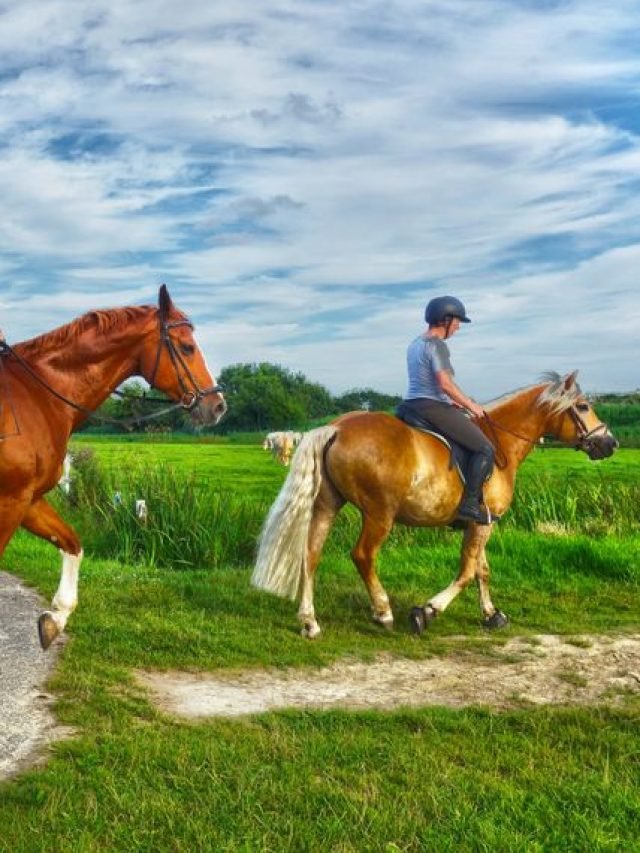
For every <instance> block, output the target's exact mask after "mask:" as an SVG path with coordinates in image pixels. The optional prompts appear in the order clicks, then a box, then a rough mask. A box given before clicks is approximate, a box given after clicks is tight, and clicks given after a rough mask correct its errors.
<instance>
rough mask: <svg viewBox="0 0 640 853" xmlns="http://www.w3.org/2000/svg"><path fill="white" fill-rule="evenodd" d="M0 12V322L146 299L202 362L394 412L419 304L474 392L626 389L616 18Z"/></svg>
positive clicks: (362, 2)
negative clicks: (574, 377)
mask: <svg viewBox="0 0 640 853" xmlns="http://www.w3.org/2000/svg"><path fill="white" fill-rule="evenodd" d="M609 6H610V8H609V7H608V6H607V4H603V3H602V0H575V2H572V0H567V2H550V1H549V2H540V1H539V0H536V2H534V0H531V2H526V0H482V2H479V0H420V2H417V0H416V2H413V0H401V1H400V2H398V0H385V2H384V3H383V2H367V0H357V2H349V0H341V2H329V0H281V2H271V0H264V2H254V3H251V2H248V3H243V4H238V3H231V2H227V3H184V2H182V3H179V2H176V0H145V2H144V3H131V2H130V0H126V1H125V0H109V2H83V0H71V2H70V0H38V2H32V0H21V2H20V3H18V2H12V3H8V4H3V7H2V10H0V153H1V156H0V197H1V198H2V201H3V209H4V215H3V216H2V217H1V219H0V276H1V278H0V281H1V285H0V327H2V328H3V329H4V332H5V334H6V336H7V339H8V340H9V341H14V342H15V341H18V340H23V339H25V338H28V337H32V336H34V335H36V334H39V333H41V332H43V331H46V330H48V329H51V328H53V327H54V326H57V325H60V324H61V323H64V322H67V321H69V320H71V319H72V318H74V317H75V316H77V315H78V314H81V313H83V312H84V311H87V310H90V309H92V308H105V307H116V306H120V305H126V304H142V303H149V302H152V301H154V300H155V299H156V296H157V289H158V285H159V284H160V282H166V283H167V285H168V286H169V289H170V292H171V293H172V296H173V298H174V301H175V302H176V304H178V305H179V306H180V307H181V308H183V309H184V310H186V311H187V312H188V313H190V315H191V316H192V318H193V319H194V321H195V323H196V326H197V335H198V340H199V342H200V344H201V346H202V348H203V350H204V351H205V353H206V355H207V358H208V360H209V363H210V364H211V365H212V367H213V368H214V369H216V370H217V371H219V369H220V368H221V367H223V366H224V365H227V364H231V363H233V362H238V361H243V362H244V361H261V360H268V361H273V362H277V363H279V364H282V365H284V366H286V367H289V368H291V369H293V370H300V371H302V372H303V373H305V374H306V375H307V376H308V377H309V378H310V379H312V380H314V381H318V382H322V383H323V384H325V385H326V386H327V387H329V388H330V389H331V390H332V391H333V392H336V393H339V392H341V391H345V390H347V389H349V388H352V387H360V386H365V385H367V386H373V387H375V388H379V389H380V390H385V391H390V392H397V393H403V391H404V389H405V349H406V345H407V343H408V342H409V340H411V338H413V337H414V336H415V335H416V334H418V333H419V332H420V330H421V328H422V316H423V310H424V305H425V303H426V301H428V299H429V298H431V297H432V296H434V295H440V294H443V293H453V294H455V295H457V296H459V297H460V298H461V299H463V301H464V302H465V303H466V305H467V309H468V313H469V315H470V316H471V317H472V319H473V323H472V324H471V325H470V326H466V327H464V328H463V329H462V330H461V331H460V333H459V334H458V335H457V336H456V337H455V338H454V339H453V340H452V342H451V351H452V359H453V363H454V366H455V368H456V375H457V378H458V380H459V382H460V384H461V385H462V387H463V388H464V390H465V391H466V392H467V393H469V394H471V395H472V396H475V397H476V398H477V399H479V400H483V399H488V398H490V397H494V396H497V395H499V394H501V393H503V392H506V391H508V390H511V389H512V388H516V387H519V386H522V385H526V384H530V383H531V382H534V381H535V380H536V379H537V377H538V376H539V374H540V373H541V372H543V371H545V370H557V371H560V372H565V371H570V370H574V369H576V368H577V369H579V370H580V378H581V382H582V385H583V387H584V388H585V389H587V390H589V391H604V390H612V391H624V390H632V389H635V388H637V387H638V386H640V379H639V378H638V363H639V360H640V359H639V356H640V344H639V343H638V339H639V334H638V332H639V329H640V287H639V286H638V281H637V278H638V276H637V272H636V271H637V269H638V268H639V267H640V192H639V191H638V190H639V186H640V111H639V109H638V108H639V106H640V103H639V102H640V49H639V48H640V27H639V24H640V11H639V9H638V5H637V3H635V2H631V0H617V2H616V3H615V4H609Z"/></svg>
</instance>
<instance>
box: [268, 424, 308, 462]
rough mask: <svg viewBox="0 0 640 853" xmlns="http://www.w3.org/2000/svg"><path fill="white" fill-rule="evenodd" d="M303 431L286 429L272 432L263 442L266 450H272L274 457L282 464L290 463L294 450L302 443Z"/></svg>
mask: <svg viewBox="0 0 640 853" xmlns="http://www.w3.org/2000/svg"><path fill="white" fill-rule="evenodd" d="M301 439H302V433H300V432H293V431H292V430H286V431H284V432H270V433H268V434H267V435H266V436H265V439H264V441H263V442H262V447H263V449H264V450H270V451H271V455H272V457H273V458H274V459H277V460H278V462H280V463H282V465H285V466H286V465H289V463H290V462H291V456H292V455H293V451H294V450H295V448H296V447H297V446H298V444H300V441H301Z"/></svg>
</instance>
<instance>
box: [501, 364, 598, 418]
mask: <svg viewBox="0 0 640 853" xmlns="http://www.w3.org/2000/svg"><path fill="white" fill-rule="evenodd" d="M540 387H541V391H540V395H539V396H538V402H539V404H540V405H541V406H548V407H549V409H550V410H551V413H552V414H559V413H560V412H564V411H566V410H567V409H568V408H570V406H572V405H573V404H574V403H575V402H576V401H577V400H578V399H579V398H580V397H582V396H583V395H582V390H581V388H580V386H579V385H578V383H577V382H574V383H573V384H572V385H571V387H570V388H569V389H566V388H565V386H564V376H560V374H559V373H556V371H555V370H547V371H545V372H544V373H542V374H541V376H540V381H539V382H537V383H535V384H534V385H528V386H525V387H524V388H516V389H515V390H514V391H508V392H507V393H506V394H503V395H502V396H501V397H496V398H495V399H494V400H490V401H489V402H488V403H487V404H486V405H485V408H486V409H487V410H488V411H492V410H494V409H497V408H499V407H500V406H504V405H506V404H507V403H509V402H511V400H513V399H514V398H515V397H519V396H521V395H522V394H525V393H527V392H529V391H533V390H534V389H536V388H540Z"/></svg>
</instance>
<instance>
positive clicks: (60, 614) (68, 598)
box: [22, 498, 82, 649]
mask: <svg viewBox="0 0 640 853" xmlns="http://www.w3.org/2000/svg"><path fill="white" fill-rule="evenodd" d="M22 526H23V527H24V528H25V529H26V530H28V531H29V532H30V533H33V534H35V535H36V536H39V537H40V538H41V539H46V540H47V542H51V544H52V545H55V546H56V547H57V548H58V549H59V550H60V553H61V554H62V574H61V576H60V583H59V585H58V589H57V591H56V594H55V595H54V597H53V600H52V602H51V610H45V611H44V613H42V614H41V615H40V618H39V619H38V634H39V637H40V645H41V646H42V648H43V649H48V648H49V646H50V645H51V643H52V642H53V641H54V640H55V638H56V637H57V636H58V635H59V634H60V633H61V632H62V631H63V630H64V627H65V625H66V624H67V620H68V619H69V616H70V615H71V614H72V613H73V611H74V610H75V608H76V605H77V603H78V573H79V571H80V563H81V561H82V547H81V545H80V540H79V539H78V537H77V535H76V533H75V532H74V531H73V530H72V528H71V527H69V525H68V524H67V523H66V522H64V521H63V520H62V519H61V518H60V516H59V515H58V514H57V512H56V511H55V510H54V509H52V508H51V507H50V506H49V504H48V503H47V502H46V501H45V500H44V498H41V499H40V500H39V501H37V502H36V503H34V504H32V506H31V507H30V508H29V510H28V511H27V513H26V515H25V516H24V518H23V519H22Z"/></svg>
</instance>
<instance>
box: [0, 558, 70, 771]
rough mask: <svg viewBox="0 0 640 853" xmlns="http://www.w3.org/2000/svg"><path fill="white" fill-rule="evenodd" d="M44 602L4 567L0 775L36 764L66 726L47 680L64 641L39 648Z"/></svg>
mask: <svg viewBox="0 0 640 853" xmlns="http://www.w3.org/2000/svg"><path fill="white" fill-rule="evenodd" d="M44 605H45V602H44V601H43V600H42V599H41V598H40V596H39V595H38V594H37V593H36V592H34V591H33V590H32V589H29V588H28V587H26V586H24V585H23V584H22V583H21V582H20V581H19V580H18V579H17V578H15V577H13V575H10V574H7V573H6V572H0V687H1V689H0V779H4V778H6V777H8V776H11V775H13V774H14V773H16V772H17V771H19V770H21V769H23V768H26V767H28V766H30V765H32V764H33V763H34V762H35V760H36V759H37V757H38V756H40V755H42V753H43V747H44V746H45V745H46V744H47V743H49V742H51V741H52V740H54V739H57V738H58V737H61V736H62V734H63V730H62V729H61V728H57V727H56V721H55V719H54V717H53V715H52V713H51V710H50V705H51V702H52V697H51V696H50V695H49V694H48V693H46V692H45V690H44V685H45V683H46V681H47V679H48V677H49V675H50V674H51V672H52V671H53V667H54V666H55V663H56V660H57V657H58V652H59V649H60V646H61V643H60V642H59V641H58V642H56V643H55V644H54V645H53V646H52V647H51V648H50V649H49V650H48V651H47V652H46V653H45V652H43V651H42V650H41V648H40V643H39V642H38V630H37V627H36V620H37V618H38V615H39V613H40V612H41V610H42V608H43V606H44Z"/></svg>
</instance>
